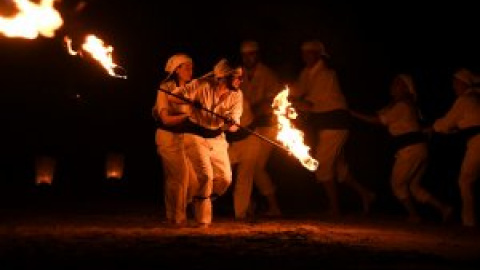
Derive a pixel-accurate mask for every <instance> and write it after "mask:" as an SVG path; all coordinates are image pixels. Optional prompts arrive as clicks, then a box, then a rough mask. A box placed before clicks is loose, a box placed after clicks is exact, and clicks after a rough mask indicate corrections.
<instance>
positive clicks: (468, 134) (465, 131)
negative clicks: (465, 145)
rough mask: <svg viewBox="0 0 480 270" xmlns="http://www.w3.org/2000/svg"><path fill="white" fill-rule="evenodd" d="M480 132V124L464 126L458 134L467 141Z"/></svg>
mask: <svg viewBox="0 0 480 270" xmlns="http://www.w3.org/2000/svg"><path fill="white" fill-rule="evenodd" d="M478 134H480V126H471V127H467V128H462V129H460V130H459V131H458V133H457V135H458V136H460V138H462V139H463V140H465V141H468V140H470V139H471V138H472V137H473V136H475V135H478Z"/></svg>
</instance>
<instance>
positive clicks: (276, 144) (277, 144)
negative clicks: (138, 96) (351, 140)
mask: <svg viewBox="0 0 480 270" xmlns="http://www.w3.org/2000/svg"><path fill="white" fill-rule="evenodd" d="M158 90H159V91H162V92H164V93H166V94H168V95H171V96H173V97H175V98H178V99H180V100H182V101H185V102H186V103H189V104H192V105H193V106H195V108H197V109H201V110H204V111H206V112H208V113H210V114H212V115H214V116H215V117H218V118H220V119H222V120H224V121H226V122H230V121H231V119H230V118H229V117H226V116H224V115H221V114H218V113H216V112H214V111H212V110H209V109H207V108H205V107H203V106H199V104H196V103H195V102H194V101H193V100H190V99H188V98H186V97H184V96H182V95H179V94H174V93H172V92H170V91H168V90H165V89H162V88H160V87H159V88H158ZM234 125H236V126H237V127H238V128H240V129H243V130H245V131H246V132H248V133H250V134H252V135H255V136H257V137H258V138H260V139H262V140H264V141H266V142H268V143H270V144H272V145H274V146H276V147H278V148H280V149H282V150H285V151H287V152H288V153H290V151H289V150H288V149H287V148H286V147H285V146H283V145H281V144H279V143H278V142H275V141H273V140H271V139H269V138H267V137H265V136H263V135H262V134H260V133H258V132H256V131H254V130H251V129H249V128H247V127H244V126H242V125H240V124H238V123H234Z"/></svg>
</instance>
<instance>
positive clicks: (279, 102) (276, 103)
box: [272, 87, 318, 171]
mask: <svg viewBox="0 0 480 270" xmlns="http://www.w3.org/2000/svg"><path fill="white" fill-rule="evenodd" d="M288 92H289V89H288V87H286V88H285V89H284V90H283V91H282V92H280V93H278V95H277V96H276V97H275V98H274V99H273V104H272V107H273V110H274V111H273V112H274V113H275V115H276V116H277V121H278V134H277V140H279V141H280V142H282V143H283V145H284V146H285V147H286V148H287V149H288V150H289V151H290V152H291V153H292V154H293V155H294V156H295V157H296V158H297V159H298V160H300V162H301V163H302V165H303V166H304V167H305V168H307V169H308V170H310V171H315V170H317V168H318V161H317V160H315V159H314V158H312V157H311V156H310V154H309V153H308V151H309V150H310V147H309V146H307V145H305V144H304V143H303V132H302V131H300V130H298V129H295V128H294V127H293V125H292V123H291V121H290V119H295V118H297V112H296V111H295V108H293V107H291V103H290V102H289V101H288Z"/></svg>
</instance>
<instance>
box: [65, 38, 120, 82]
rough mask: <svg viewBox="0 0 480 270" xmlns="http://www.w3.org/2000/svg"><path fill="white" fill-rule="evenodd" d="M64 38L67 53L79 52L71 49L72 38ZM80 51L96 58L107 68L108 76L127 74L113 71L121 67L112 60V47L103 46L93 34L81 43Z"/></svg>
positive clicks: (75, 53) (118, 76)
mask: <svg viewBox="0 0 480 270" xmlns="http://www.w3.org/2000/svg"><path fill="white" fill-rule="evenodd" d="M64 40H65V43H66V45H67V50H68V53H69V54H71V55H77V54H79V52H77V51H75V50H73V49H72V40H71V39H70V38H69V37H65V38H64ZM82 51H85V52H88V53H89V54H90V55H91V56H92V57H93V58H94V59H95V60H97V61H98V62H99V63H100V64H101V65H102V66H103V67H104V68H105V69H106V70H107V72H108V74H109V75H110V76H113V77H117V78H122V79H126V78H127V76H123V75H119V74H117V73H116V72H115V69H119V68H120V69H123V68H122V67H121V66H119V65H117V64H115V63H114V62H113V59H112V52H113V47H112V46H105V45H104V43H103V41H102V40H101V39H99V38H98V37H96V36H95V35H88V36H87V37H86V38H85V42H84V43H83V44H82Z"/></svg>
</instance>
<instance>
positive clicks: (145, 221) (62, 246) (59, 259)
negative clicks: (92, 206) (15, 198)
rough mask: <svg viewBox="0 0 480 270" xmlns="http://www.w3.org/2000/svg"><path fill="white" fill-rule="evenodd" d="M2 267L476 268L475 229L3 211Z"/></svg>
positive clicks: (479, 235)
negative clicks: (182, 223)
mask: <svg viewBox="0 0 480 270" xmlns="http://www.w3.org/2000/svg"><path fill="white" fill-rule="evenodd" d="M2 217H3V218H2V222H1V224H0V269H19V268H20V269H22V268H28V269H33V268H34V267H35V268H37V267H40V266H41V267H43V266H58V267H60V268H61V269H87V268H88V269H100V268H101V269H162V267H166V269H178V268H181V269H187V268H190V269H192V268H193V269H252V268H253V269H256V268H262V269H275V268H276V269H284V268H288V269H292V268H300V269H305V268H311V269H325V268H329V269H331V268H334V269H345V268H349V269H358V268H361V269H478V267H479V266H480V230H478V228H473V229H472V228H470V229H467V228H464V227H461V226H459V225H456V224H447V225H441V224H435V223H423V224H406V223H404V222H403V221H402V220H400V219H397V218H391V217H390V218H388V217H381V216H376V217H372V216H370V217H362V216H358V215H357V216H355V215H351V216H346V217H344V218H342V219H341V220H327V219H324V218H321V217H304V218H299V217H295V218H283V219H275V220H272V219H257V220H255V221H254V222H235V221H234V220H232V219H231V218H228V217H217V218H216V219H215V220H214V224H213V225H212V227H210V228H208V229H198V228H193V227H187V228H180V229H179V228H170V227H168V226H166V225H165V224H164V223H163V222H162V220H161V218H160V217H159V215H157V213H155V212H154V211H145V210H142V209H128V210H126V211H116V212H103V213H101V212H97V213H95V212H88V211H85V212H75V213H73V212H72V213H65V212H53V213H52V212H48V213H46V212H45V211H40V212H35V211H30V212H29V213H28V214H25V213H21V214H19V213H15V214H13V213H12V212H9V213H2Z"/></svg>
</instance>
